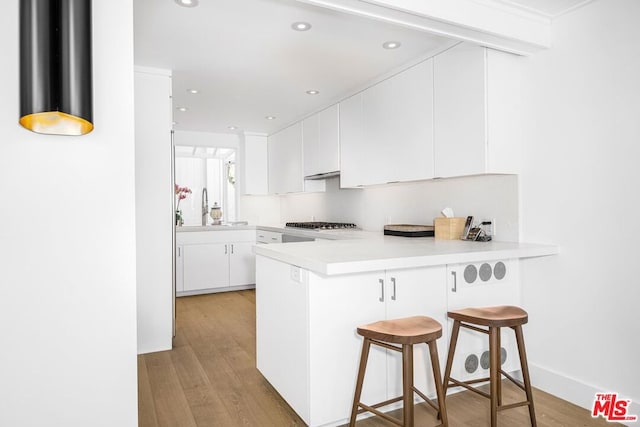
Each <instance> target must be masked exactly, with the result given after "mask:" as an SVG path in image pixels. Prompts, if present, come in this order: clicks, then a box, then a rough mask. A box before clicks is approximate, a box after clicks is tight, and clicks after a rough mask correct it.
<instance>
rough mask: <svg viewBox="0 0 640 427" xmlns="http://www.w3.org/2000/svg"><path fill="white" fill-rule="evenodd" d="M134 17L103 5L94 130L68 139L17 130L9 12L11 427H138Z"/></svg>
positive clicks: (7, 371)
mask: <svg viewBox="0 0 640 427" xmlns="http://www.w3.org/2000/svg"><path fill="white" fill-rule="evenodd" d="M132 6H133V5H132V1H131V0H114V1H109V2H102V1H94V2H93V70H94V73H93V78H94V80H93V84H94V118H95V130H94V131H93V132H92V133H90V134H88V135H85V136H81V137H64V136H52V135H37V134H34V133H30V132H29V131H27V130H25V129H23V128H21V127H20V126H19V125H18V114H19V110H18V109H19V98H18V81H19V75H18V73H19V67H18V63H17V61H18V38H17V34H18V19H17V18H18V7H19V2H5V3H4V4H3V13H2V14H0V36H1V37H0V39H1V40H3V42H2V48H3V54H4V57H5V58H8V60H7V64H8V66H6V67H1V68H0V89H1V92H2V97H1V98H0V129H1V130H2V141H1V143H0V192H1V193H2V194H3V197H4V200H5V203H4V204H3V208H2V209H0V223H1V224H2V227H0V242H1V244H0V271H1V272H2V273H1V274H2V279H1V280H0V335H1V336H2V344H1V345H0V384H1V385H0V402H1V403H0V408H1V409H0V425H2V426H21V427H31V426H33V427H35V426H66V427H85V426H98V427H101V426H104V427H112V426H123V427H127V426H128V427H132V426H136V425H137V380H136V266H135V262H136V241H135V197H134V185H135V179H134V122H133V117H134V111H133V27H132V26H133V22H132ZM114 23H117V25H114ZM8 201H11V202H12V204H11V206H14V207H15V208H9V207H8V206H9V205H8V203H7V202H8Z"/></svg>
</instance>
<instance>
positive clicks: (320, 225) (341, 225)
mask: <svg viewBox="0 0 640 427" xmlns="http://www.w3.org/2000/svg"><path fill="white" fill-rule="evenodd" d="M285 225H286V226H287V227H294V228H307V229H311V230H337V229H345V228H357V226H356V225H355V224H353V223H351V222H322V221H312V222H287V223H286V224H285Z"/></svg>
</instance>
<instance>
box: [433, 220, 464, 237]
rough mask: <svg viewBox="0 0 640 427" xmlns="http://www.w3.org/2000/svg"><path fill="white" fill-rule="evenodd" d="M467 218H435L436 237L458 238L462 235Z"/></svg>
mask: <svg viewBox="0 0 640 427" xmlns="http://www.w3.org/2000/svg"><path fill="white" fill-rule="evenodd" d="M466 221H467V218H464V217H455V218H434V220H433V225H434V227H435V238H436V239H444V240H458V239H460V237H462V231H463V230H464V223H465V222H466Z"/></svg>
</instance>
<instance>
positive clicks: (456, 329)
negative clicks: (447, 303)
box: [442, 320, 460, 396]
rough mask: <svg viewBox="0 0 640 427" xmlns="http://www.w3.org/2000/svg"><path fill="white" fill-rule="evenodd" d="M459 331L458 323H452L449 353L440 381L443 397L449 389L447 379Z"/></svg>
mask: <svg viewBox="0 0 640 427" xmlns="http://www.w3.org/2000/svg"><path fill="white" fill-rule="evenodd" d="M459 331H460V321H459V320H454V321H453V329H452V330H451V339H450V340H449V353H448V354H447V366H446V367H445V369H444V379H443V380H442V388H443V392H444V394H445V396H446V395H447V388H448V387H449V377H451V367H452V366H453V355H454V354H455V352H456V344H457V343H458V332H459Z"/></svg>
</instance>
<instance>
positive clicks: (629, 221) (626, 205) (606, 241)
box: [521, 0, 640, 415]
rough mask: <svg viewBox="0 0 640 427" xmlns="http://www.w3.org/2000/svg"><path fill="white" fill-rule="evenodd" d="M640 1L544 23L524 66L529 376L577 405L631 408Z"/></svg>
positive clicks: (613, 2) (619, 1) (594, 7)
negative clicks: (548, 33)
mask: <svg viewBox="0 0 640 427" xmlns="http://www.w3.org/2000/svg"><path fill="white" fill-rule="evenodd" d="M638 16H640V2H637V1H634V0H610V1H594V2H592V3H589V4H587V5H586V6H584V7H582V8H580V9H578V10H575V11H574V12H571V13H569V14H567V15H564V16H562V17H560V18H558V19H557V20H555V21H554V24H553V29H554V42H553V47H552V48H551V49H550V50H548V51H545V52H541V53H538V54H536V55H533V56H532V57H530V58H529V59H528V60H527V64H526V65H525V70H526V74H525V78H524V79H523V98H524V106H525V110H524V111H523V113H524V114H523V116H524V118H525V129H524V132H523V135H525V143H524V156H523V159H524V163H525V167H524V172H523V173H522V175H521V197H522V216H521V219H522V239H523V241H527V242H553V243H556V244H558V245H559V246H560V250H561V253H560V255H559V256H557V257H547V258H540V259H532V260H526V261H524V262H523V263H522V267H521V274H522V279H523V301H524V304H525V306H526V308H527V309H528V311H529V315H530V316H529V319H530V322H529V324H528V325H527V327H526V330H525V334H526V335H527V337H526V339H527V351H528V353H529V360H530V363H531V365H532V369H533V372H532V376H533V382H534V386H537V387H540V388H542V389H544V390H546V391H549V392H551V393H553V394H555V395H557V396H560V397H563V398H565V399H568V400H571V401H573V402H575V403H577V404H578V405H581V406H583V407H585V408H591V407H592V405H593V399H594V393H595V392H596V391H597V392H618V393H620V394H621V395H622V396H621V398H623V397H624V398H627V399H632V401H633V402H634V407H633V408H632V411H631V412H632V413H633V414H635V415H640V405H638V403H640V381H639V380H640V369H639V368H638V336H640V320H639V317H638V301H640V286H639V284H640V281H639V279H638V274H637V271H636V270H637V268H636V266H637V264H638V259H639V255H640V253H639V252H638V245H637V239H636V236H635V227H634V218H635V215H636V214H637V212H638V208H640V192H638V190H637V188H636V187H637V185H638V183H640V168H639V167H638V159H640V120H639V119H638V117H639V114H640V77H639V76H640V53H639V52H640V50H638V47H637V41H638V40H640V26H638V22H637V17H638Z"/></svg>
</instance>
